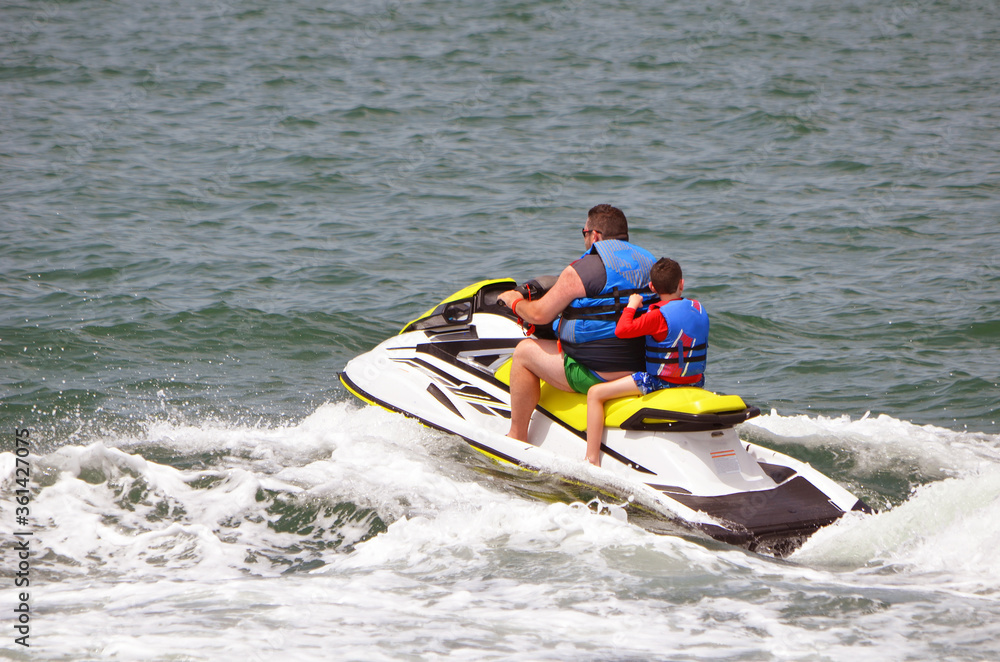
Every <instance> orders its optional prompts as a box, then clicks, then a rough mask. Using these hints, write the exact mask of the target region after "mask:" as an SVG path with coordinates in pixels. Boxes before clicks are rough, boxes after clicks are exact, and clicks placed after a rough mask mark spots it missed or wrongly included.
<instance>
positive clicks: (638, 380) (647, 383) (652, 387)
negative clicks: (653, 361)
mask: <svg viewBox="0 0 1000 662" xmlns="http://www.w3.org/2000/svg"><path fill="white" fill-rule="evenodd" d="M632 381H634V382H635V386H636V388H638V389H639V392H640V393H642V394H643V395H649V394H650V393H652V392H654V391H659V390H661V389H665V388H676V387H678V386H696V387H698V388H701V387H702V386H704V385H705V376H704V375H702V377H701V380H699V381H698V382H695V383H694V384H671V383H670V382H665V381H663V380H662V379H660V378H659V377H657V376H655V375H651V374H649V373H648V372H633V373H632Z"/></svg>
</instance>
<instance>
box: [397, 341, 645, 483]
mask: <svg viewBox="0 0 1000 662" xmlns="http://www.w3.org/2000/svg"><path fill="white" fill-rule="evenodd" d="M519 342H521V341H520V339H516V338H512V339H503V338H501V339H493V340H478V341H476V340H472V341H467V340H456V341H450V342H438V343H420V344H418V345H417V346H416V348H415V349H416V351H417V352H420V353H424V354H428V355H430V356H433V357H435V358H437V359H440V360H441V361H444V362H445V363H447V364H448V365H451V366H454V367H456V368H458V369H460V370H464V371H466V372H468V373H470V374H473V375H475V376H476V377H478V378H479V379H483V380H485V381H488V382H490V383H492V384H493V385H494V386H496V387H498V388H500V389H503V390H504V391H507V392H508V393H509V392H510V387H509V386H507V385H506V384H504V383H503V382H501V381H500V380H499V379H497V378H496V377H494V376H493V375H491V374H489V373H486V372H481V371H479V370H476V369H475V368H473V367H472V366H470V365H467V364H465V363H463V362H462V361H459V360H458V354H459V352H462V351H468V350H470V349H493V348H497V347H505V348H512V347H514V346H516V344H517V343H519ZM511 343H513V344H511ZM450 350H454V352H452V351H450ZM535 409H536V410H537V411H539V412H541V413H542V414H544V415H545V416H546V417H547V418H548V419H549V420H551V421H552V422H554V423H556V424H557V425H559V426H561V427H562V428H564V429H565V430H568V431H569V432H572V433H573V434H575V435H576V436H577V437H579V438H581V439H583V440H584V441H586V440H587V432H586V431H585V430H577V429H576V428H574V427H573V426H571V425H569V424H567V423H566V422H565V421H563V420H562V419H560V418H559V417H558V416H555V415H553V414H552V413H550V412H548V411H546V410H545V409H543V408H542V407H540V406H539V407H535ZM507 416H508V417H509V416H510V414H507ZM601 450H602V451H603V452H605V453H607V454H608V455H610V456H611V457H613V458H615V459H616V460H618V461H619V462H621V463H622V464H624V465H625V466H627V467H630V468H632V469H634V470H635V471H638V472H639V473H644V474H650V475H656V472H655V471H651V470H649V469H647V468H646V467H644V466H642V465H641V464H639V463H638V462H634V461H632V460H630V459H629V458H627V457H625V456H624V455H622V454H621V453H619V452H617V451H614V450H611V449H610V448H608V447H607V446H606V445H604V444H601Z"/></svg>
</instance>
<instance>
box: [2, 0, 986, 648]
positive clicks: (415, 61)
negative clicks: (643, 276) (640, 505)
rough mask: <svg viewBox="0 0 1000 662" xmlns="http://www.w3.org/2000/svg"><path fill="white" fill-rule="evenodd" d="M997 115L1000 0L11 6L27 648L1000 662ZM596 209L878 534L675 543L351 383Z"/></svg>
mask: <svg viewBox="0 0 1000 662" xmlns="http://www.w3.org/2000/svg"><path fill="white" fill-rule="evenodd" d="M998 128H1000V6H998V5H997V4H996V3H995V2H990V1H977V0H961V1H960V0H936V1H935V0H886V1H885V2H876V1H874V0H848V1H846V2H821V1H819V0H804V1H802V2H789V1H783V0H733V1H722V0H707V1H706V2H699V3H676V2H662V0H660V1H653V0H633V1H630V2H614V1H613V2H605V3H590V2H584V1H583V0H535V1H533V2H523V1H516V0H506V1H505V0H498V1H496V2H463V1H453V2H443V1H440V0H376V1H375V2H371V3H348V2H342V1H339V0H331V1H328V2H318V1H316V0H297V1H292V2H287V3H265V2H260V1H258V0H252V1H241V0H213V1H212V2H192V1H190V0H166V1H165V2H157V3H149V2H144V3H140V2H124V1H122V0H106V1H104V2H96V1H94V0H46V1H45V2H30V3H29V2H24V1H21V2H17V1H16V0H15V1H12V2H4V3H3V4H2V6H0V450H2V451H3V452H2V453H0V480H2V483H0V534H2V541H0V544H2V549H3V554H2V556H0V583H2V586H0V658H3V659H11V660H43V659H44V660H219V659H240V660H248V661H250V660H275V659H289V660H358V661H366V662H370V661H377V660H392V661H395V660H455V661H457V660H463V661H467V660H529V661H534V660H552V661H567V662H568V661H570V660H572V661H574V662H576V661H579V660H595V661H597V660H610V661H621V662H624V661H632V660H635V661H638V660H752V661H771V660H809V661H814V660H834V661H836V660H850V661H851V662H859V661H864V660H873V661H875V660H877V661H879V662H883V661H897V660H899V661H902V660H920V661H924V660H955V661H958V660H962V661H965V660H995V659H998V658H1000V555H998V554H997V551H996V550H997V549H998V547H1000V426H998V421H1000V313H998V311H1000V257H998V256H1000V222H998V219H1000V164H998V158H997V154H998V153H1000V151H998V148H1000V140H998V136H1000V133H998ZM603 202H607V203H611V204H614V205H616V206H618V207H620V208H621V209H623V210H624V211H625V213H626V215H627V216H628V218H629V221H630V225H631V228H632V239H633V240H634V241H635V242H637V243H639V244H641V245H643V246H645V247H646V248H648V249H649V250H650V251H652V252H653V253H655V254H657V255H667V256H670V257H673V258H675V259H677V260H678V261H679V262H680V263H681V264H682V266H683V268H684V271H685V281H686V292H687V293H688V294H689V295H691V296H695V297H696V298H698V299H700V300H701V301H702V303H703V304H705V306H706V308H707V309H708V311H709V313H710V315H711V316H712V349H711V353H710V363H709V370H708V387H709V388H711V389H712V390H716V391H718V392H726V393H737V394H740V395H742V396H743V398H744V399H745V400H746V401H747V402H748V403H750V404H754V405H757V406H759V407H760V408H761V409H762V411H764V412H765V414H764V415H763V416H761V417H760V418H757V419H754V420H752V421H750V422H748V423H746V424H744V425H743V426H742V427H741V435H742V436H744V438H746V439H749V440H753V441H754V442H756V443H761V444H763V445H766V446H770V447H772V448H776V449H778V450H781V451H782V452H785V453H788V454H790V455H792V456H795V457H797V458H799V459H802V460H805V461H809V462H811V463H812V464H813V465H814V466H816V467H817V468H819V469H820V470H821V471H823V472H824V473H826V474H828V475H830V476H831V477H832V478H834V479H835V480H837V481H838V482H839V483H841V484H842V485H844V486H846V487H848V488H849V489H851V490H852V491H853V492H854V493H856V494H857V495H859V496H860V497H862V498H864V499H865V500H866V501H867V502H868V503H869V504H871V505H872V506H873V507H875V508H877V509H878V510H879V514H877V515H871V516H864V515H860V514H854V515H852V516H850V517H847V518H845V519H843V520H842V521H840V522H839V523H837V524H836V525H833V526H831V527H828V528H827V529H824V530H823V531H821V532H820V533H818V534H817V535H815V536H813V537H812V538H811V539H810V540H809V541H808V542H807V543H806V545H805V546H803V547H802V548H801V549H800V550H799V551H797V552H796V553H794V554H793V555H791V556H790V557H788V558H785V559H776V558H772V557H769V556H763V555H758V554H754V553H750V552H747V551H745V550H742V549H738V548H733V547H728V546H726V545H723V544H720V543H715V542H712V541H708V540H705V539H701V538H697V537H687V536H671V535H660V534H655V533H652V532H650V531H648V530H647V529H644V528H642V527H641V526H637V525H636V524H635V523H633V522H629V521H628V517H627V514H626V513H624V512H623V511H622V510H621V508H618V507H617V504H615V503H603V502H594V501H591V502H589V503H587V499H586V498H585V497H582V496H579V495H575V494H574V493H573V492H572V491H569V492H566V491H564V490H562V488H560V487H559V485H558V481H557V480H556V479H554V478H552V477H548V476H544V475H541V476H535V475H530V474H529V475H526V476H516V475H509V474H510V473H512V472H505V471H502V470H500V469H499V468H497V467H494V466H492V465H491V463H490V462H489V461H488V460H487V459H486V458H484V457H482V456H479V455H478V454H476V453H475V452H474V451H472V450H471V449H469V448H468V447H466V445H465V444H464V442H462V441H461V440H460V439H458V438H457V437H453V436H450V435H447V434H443V433H440V432H436V431H432V430H428V429H426V428H423V427H421V426H420V425H419V424H418V423H416V422H414V421H412V420H409V419H406V418H404V417H402V416H399V415H395V414H391V413H388V412H385V411H382V410H380V409H375V408H371V407H367V406H364V405H363V404H362V403H361V402H359V401H357V400H355V399H354V398H353V397H352V396H351V395H350V394H349V393H348V392H346V391H345V389H343V388H342V387H341V386H340V385H339V383H338V380H337V373H338V371H340V370H341V369H343V367H344V365H345V364H346V362H347V361H348V360H350V359H351V358H352V357H354V356H355V355H357V354H359V353H362V352H364V351H367V350H368V349H370V348H371V347H373V346H374V345H376V344H377V343H378V342H380V341H381V340H382V339H384V338H385V337H387V336H389V335H391V334H393V333H395V332H397V331H398V329H399V328H400V327H401V326H402V325H403V324H404V323H406V322H407V321H408V320H410V319H412V318H413V317H415V316H417V315H418V314H420V313H422V312H423V311H425V310H427V309H428V308H430V307H431V306H433V305H434V304H435V303H436V302H437V301H439V300H440V299H442V298H444V297H445V296H447V295H448V294H450V293H451V292H453V291H455V290H457V289H460V288H461V287H464V286H465V285H467V284H469V283H471V282H474V281H478V280H482V279H486V278H499V277H508V276H509V277H513V278H516V279H518V280H526V279H528V278H530V277H533V276H538V275H542V274H548V273H558V271H559V270H560V269H562V268H563V267H564V266H565V265H566V264H567V263H568V262H569V261H571V260H573V259H575V258H576V257H578V256H579V254H580V253H581V252H582V250H583V244H582V239H581V237H580V228H581V227H582V226H583V223H584V220H585V217H586V211H587V209H588V208H590V207H591V206H593V205H595V204H598V203H603ZM18 430H27V431H28V434H29V435H30V436H28V437H27V438H26V439H25V438H24V437H23V435H22V440H21V442H20V443H19V442H18V434H17V432H16V431H18ZM581 457H582V451H581ZM19 470H20V471H19ZM18 490H22V491H21V492H19V491H18ZM533 495H534V496H533ZM18 499H22V501H21V502H20V503H19V502H18ZM18 508H23V509H25V510H18ZM22 518H23V519H22ZM19 545H21V546H20V547H19ZM25 546H27V548H28V549H29V550H30V551H29V552H28V553H27V554H26V555H25V556H27V559H25V558H24V557H23V556H19V554H20V551H19V550H23V549H24V548H25ZM19 573H20V574H19ZM19 580H28V581H29V582H30V584H28V585H23V584H20V583H18V582H19ZM22 593H26V594H27V599H26V600H25V598H23V597H21V594H22ZM21 605H27V607H25V608H24V609H20V606H21ZM18 609H20V611H17V610H18ZM18 626H22V627H23V628H26V630H18ZM25 632H27V635H25ZM25 636H27V638H23V637H25ZM19 638H21V641H20V642H19V641H18V639H19ZM23 643H27V644H30V645H29V646H28V647H25V646H24V645H22V644H23Z"/></svg>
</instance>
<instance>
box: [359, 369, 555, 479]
mask: <svg viewBox="0 0 1000 662" xmlns="http://www.w3.org/2000/svg"><path fill="white" fill-rule="evenodd" d="M340 381H341V383H342V384H343V385H344V387H345V388H346V389H347V390H348V391H350V392H351V393H352V394H353V395H354V396H355V397H356V398H358V399H359V400H363V401H365V402H367V403H369V404H372V405H375V406H377V407H381V408H382V409H385V410H386V411H391V412H393V413H394V414H402V415H403V416H406V417H407V418H412V419H415V420H417V421H420V423H421V424H423V425H424V426H425V427H428V428H431V429H432V430H439V431H441V432H444V433H447V434H453V435H455V436H456V437H458V438H460V439H462V440H463V441H465V443H467V444H469V445H470V446H472V447H473V448H475V449H476V450H478V451H479V452H481V453H483V454H484V455H489V456H490V457H494V458H496V459H498V460H502V461H504V462H507V463H508V464H513V465H514V466H516V467H523V468H525V469H536V467H533V466H531V465H530V464H527V463H525V462H521V461H520V460H517V459H515V458H513V457H511V456H510V455H507V454H506V453H501V452H500V451H498V450H496V449H494V448H490V447H489V446H486V445H484V444H481V443H479V442H478V441H476V440H474V439H469V438H468V437H466V436H464V435H461V434H458V433H456V432H454V431H452V430H449V429H447V428H443V427H441V426H440V425H435V424H434V423H431V422H430V421H428V420H427V419H425V418H421V417H420V416H415V415H413V414H411V413H410V412H408V411H403V410H402V409H400V408H399V407H394V406H393V405H390V404H389V403H388V402H386V401H384V400H379V399H378V398H376V397H375V396H374V395H372V394H371V393H368V392H367V391H365V390H364V389H362V388H361V387H359V386H358V385H357V384H355V383H354V381H352V380H351V378H350V377H348V376H347V374H346V373H343V372H342V373H340Z"/></svg>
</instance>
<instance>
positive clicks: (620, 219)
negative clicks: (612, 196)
mask: <svg viewBox="0 0 1000 662" xmlns="http://www.w3.org/2000/svg"><path fill="white" fill-rule="evenodd" d="M587 225H589V226H590V229H591V230H600V232H601V235H603V237H604V238H605V239H621V240H622V241H628V219H626V218H625V214H624V213H623V212H622V210H621V209H618V207H612V206H611V205H596V206H594V207H591V208H590V211H588V212H587Z"/></svg>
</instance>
